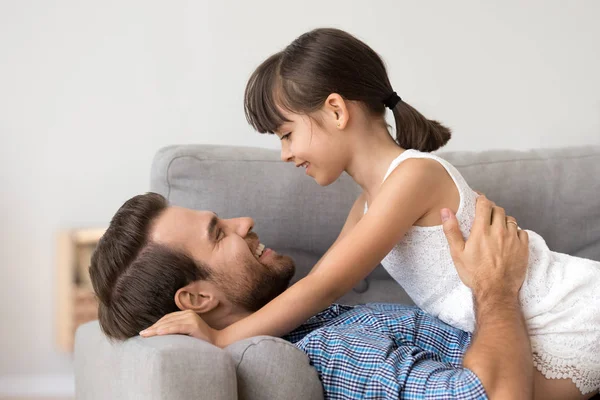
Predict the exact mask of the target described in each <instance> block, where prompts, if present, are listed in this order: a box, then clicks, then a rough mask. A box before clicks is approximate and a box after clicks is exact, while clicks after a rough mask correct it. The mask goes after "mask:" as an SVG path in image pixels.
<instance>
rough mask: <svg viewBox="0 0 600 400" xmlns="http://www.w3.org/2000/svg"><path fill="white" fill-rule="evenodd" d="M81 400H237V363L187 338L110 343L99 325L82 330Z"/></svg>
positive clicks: (78, 349)
mask: <svg viewBox="0 0 600 400" xmlns="http://www.w3.org/2000/svg"><path fill="white" fill-rule="evenodd" d="M74 370H75V395H76V398H77V399H85V400H92V399H98V400H106V399H124V400H125V399H127V400H134V399H135V400H138V399H139V400H164V399H214V400H234V399H237V398H238V397H237V380H236V375H235V364H234V362H233V359H232V358H231V357H230V356H229V355H228V354H227V353H225V352H224V351H222V350H221V349H219V348H218V347H215V346H213V345H211V344H208V343H206V342H203V341H201V340H197V339H194V338H191V337H188V336H183V335H170V336H162V337H161V336H157V337H152V338H142V337H134V338H131V339H129V340H126V341H124V342H117V343H114V344H113V343H110V342H109V341H108V340H107V339H106V337H105V336H104V334H103V333H102V332H101V330H100V325H99V324H98V321H92V322H88V323H86V324H83V325H81V326H80V327H79V328H78V329H77V333H76V337H75V365H74Z"/></svg>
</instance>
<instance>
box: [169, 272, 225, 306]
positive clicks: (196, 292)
mask: <svg viewBox="0 0 600 400" xmlns="http://www.w3.org/2000/svg"><path fill="white" fill-rule="evenodd" d="M216 294H217V290H216V288H215V286H214V285H213V284H212V283H210V282H208V281H205V280H199V281H194V282H192V283H190V284H188V285H186V286H184V287H182V288H181V289H179V290H178V291H177V293H175V304H177V307H178V308H179V309H180V310H181V311H185V310H192V311H195V312H196V313H198V314H204V313H207V312H209V311H212V310H214V309H215V308H216V307H217V306H218V305H219V299H218V298H217V296H216Z"/></svg>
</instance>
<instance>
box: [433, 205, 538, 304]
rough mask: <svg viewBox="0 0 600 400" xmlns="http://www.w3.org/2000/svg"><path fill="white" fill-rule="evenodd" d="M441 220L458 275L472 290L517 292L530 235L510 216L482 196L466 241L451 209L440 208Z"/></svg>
mask: <svg viewBox="0 0 600 400" xmlns="http://www.w3.org/2000/svg"><path fill="white" fill-rule="evenodd" d="M442 221H443V224H444V233H445V234H446V238H447V240H448V243H449V244H450V252H451V254H452V259H453V260H454V265H455V266H456V270H457V272H458V275H459V277H460V279H461V280H462V281H463V283H464V284H465V285H467V286H468V287H469V288H471V290H473V293H478V292H488V291H489V290H507V291H509V293H514V294H515V295H516V294H517V293H518V292H519V289H520V288H521V286H522V285H523V281H524V280H525V273H526V271H527V263H528V260H529V236H528V235H527V232H525V231H523V230H520V229H519V228H518V227H517V223H516V220H515V219H514V218H513V217H507V216H506V213H505V211H504V209H503V208H501V207H497V206H496V205H495V204H494V203H493V202H491V201H490V200H488V199H487V198H486V197H485V196H483V195H481V196H479V197H478V198H477V208H476V211H475V221H474V222H473V227H472V228H471V234H470V236H469V238H468V240H467V241H466V242H465V241H464V239H463V236H462V234H461V232H460V229H459V226H458V221H457V219H456V216H455V215H454V214H453V213H452V211H450V210H448V209H443V210H442Z"/></svg>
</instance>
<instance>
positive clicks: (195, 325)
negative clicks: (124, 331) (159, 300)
mask: <svg viewBox="0 0 600 400" xmlns="http://www.w3.org/2000/svg"><path fill="white" fill-rule="evenodd" d="M217 332H218V331H217V330H216V329H213V328H211V327H210V326H208V324H207V323H206V322H204V320H203V319H202V318H200V316H199V315H198V314H196V313H195V312H194V311H192V310H185V311H177V312H173V313H170V314H167V315H165V316H164V317H162V318H161V319H159V320H158V321H156V323H155V324H154V325H152V326H151V327H149V328H148V329H145V330H143V331H141V332H140V335H141V336H142V337H151V336H157V335H158V336H160V335H172V334H181V335H188V336H191V337H195V338H196V339H201V340H204V341H206V342H209V343H212V344H214V342H215V339H216V333H217Z"/></svg>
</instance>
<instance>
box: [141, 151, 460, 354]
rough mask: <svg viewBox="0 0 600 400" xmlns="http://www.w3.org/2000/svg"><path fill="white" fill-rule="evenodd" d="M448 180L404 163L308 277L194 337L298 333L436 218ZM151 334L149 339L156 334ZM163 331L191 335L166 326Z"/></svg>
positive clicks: (422, 165) (230, 339)
mask: <svg viewBox="0 0 600 400" xmlns="http://www.w3.org/2000/svg"><path fill="white" fill-rule="evenodd" d="M448 179H451V178H450V177H449V175H448V174H447V173H446V171H445V169H444V168H443V167H442V166H441V165H440V164H439V163H437V162H436V161H433V160H428V159H408V160H406V161H404V162H403V163H402V164H401V165H400V166H398V167H397V168H396V169H395V170H394V172H392V174H391V175H390V176H389V177H388V178H387V180H386V181H385V183H384V184H383V185H382V186H381V189H380V191H379V193H378V194H377V196H376V198H375V200H374V201H373V202H372V204H371V205H370V207H369V211H368V212H367V213H366V214H365V215H364V216H362V217H361V218H360V220H359V221H358V222H357V223H356V225H355V226H354V228H353V229H351V230H350V231H349V232H347V233H346V234H344V235H342V234H341V235H340V237H339V238H338V240H337V241H336V243H335V245H334V246H332V247H331V248H330V249H329V251H328V252H327V253H326V255H325V256H323V258H321V260H320V261H319V262H318V263H317V265H316V266H315V267H314V268H313V271H312V273H310V274H309V275H307V276H306V277H304V278H303V279H301V280H300V281H298V282H297V283H296V284H294V285H293V286H291V287H290V288H288V289H287V290H286V291H285V292H283V293H282V294H280V295H279V296H278V297H276V298H275V299H273V300H272V301H271V302H269V303H268V304H267V305H265V306H264V307H263V308H261V309H260V310H258V311H257V312H255V313H254V314H252V315H250V316H248V317H246V318H243V319H241V320H239V321H237V322H235V323H233V324H231V325H230V326H228V327H226V328H224V329H222V330H220V331H219V330H214V329H212V328H210V327H208V325H206V323H203V324H200V325H201V326H200V327H196V328H195V332H194V334H192V336H194V337H199V338H202V339H205V340H209V341H210V342H212V343H213V344H215V345H217V346H219V347H226V346H228V345H230V344H232V343H234V342H236V341H238V340H242V339H246V338H250V337H253V336H258V335H270V336H283V335H285V334H287V333H289V332H291V331H292V330H294V329H296V328H297V327H298V326H300V325H301V324H302V323H304V322H305V321H306V320H307V319H308V318H310V317H311V316H313V315H315V314H316V313H318V312H319V311H321V310H323V309H325V308H327V307H328V306H329V305H331V304H332V303H333V302H334V301H335V300H337V299H338V298H339V297H341V296H343V295H344V294H345V293H347V292H348V291H349V290H350V289H352V288H353V287H354V286H355V285H356V284H357V283H358V282H359V281H360V280H361V279H364V278H365V277H366V276H367V275H368V274H369V273H370V272H371V271H372V270H373V269H374V268H375V267H376V266H377V264H379V262H380V261H381V260H382V259H383V258H384V257H385V256H386V255H387V254H388V253H389V252H390V251H391V249H392V248H393V247H394V246H395V245H396V243H398V242H399V241H400V239H402V237H403V236H404V234H405V233H406V231H407V230H408V229H409V228H410V227H411V226H412V225H413V224H414V223H415V222H416V221H418V220H419V219H420V218H421V217H422V216H424V215H426V214H428V213H429V212H431V210H433V209H434V208H435V209H436V210H435V212H436V213H437V214H438V218H439V211H438V210H439V208H441V207H440V203H441V200H440V199H442V198H446V195H447V193H445V192H447V189H446V188H447V187H448V186H447V185H445V184H444V183H447V182H448V181H447V180H448ZM357 207H358V206H357V205H356V204H355V208H357ZM447 207H448V206H447ZM350 223H352V222H350ZM149 330H150V333H151V334H150V335H152V334H154V331H155V330H156V329H152V327H151V328H150V329H149ZM147 331H148V330H147ZM161 331H162V332H163V334H170V333H185V334H191V333H189V332H178V331H177V328H173V329H170V328H169V327H165V326H163V329H161ZM145 336H146V335H145Z"/></svg>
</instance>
